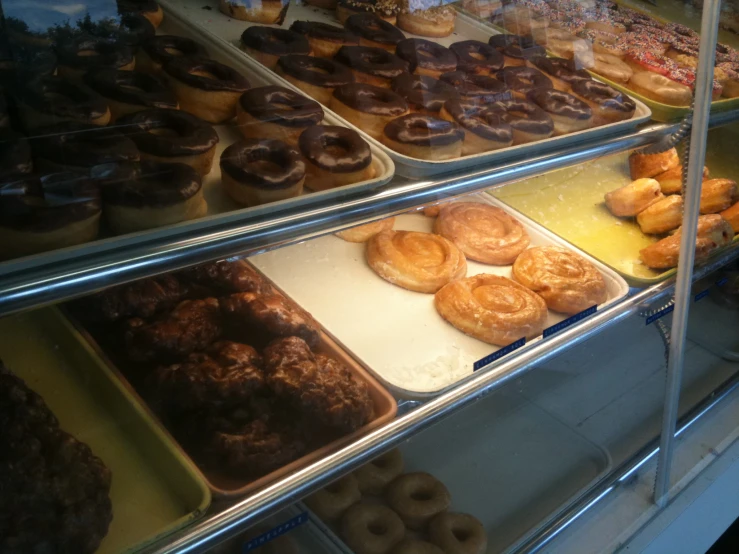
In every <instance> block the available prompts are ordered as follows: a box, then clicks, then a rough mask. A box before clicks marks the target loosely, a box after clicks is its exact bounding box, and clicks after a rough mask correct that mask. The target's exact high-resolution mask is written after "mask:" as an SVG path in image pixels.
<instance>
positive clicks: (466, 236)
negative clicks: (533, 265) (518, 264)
mask: <svg viewBox="0 0 739 554" xmlns="http://www.w3.org/2000/svg"><path fill="white" fill-rule="evenodd" d="M434 233H436V234H437V235H441V236H442V237H445V238H447V239H449V240H450V241H452V242H453V243H454V244H456V245H457V246H458V247H459V249H460V250H461V251H462V252H463V253H464V255H465V256H467V258H469V259H471V260H475V261H478V262H482V263H484V264H491V265H509V264H512V263H513V261H514V260H515V259H516V258H517V257H518V255H519V254H520V253H521V252H523V251H524V250H526V247H527V246H528V245H529V243H530V242H531V239H530V238H529V235H528V233H526V230H525V229H524V228H523V225H521V223H520V222H519V221H518V220H517V219H515V218H513V217H511V216H510V215H508V214H507V213H506V212H504V211H503V210H501V209H500V208H496V207H495V206H491V205H489V204H482V203H480V202H454V203H453V204H446V205H445V206H443V207H442V208H441V211H440V212H439V217H438V218H436V222H435V223H434Z"/></svg>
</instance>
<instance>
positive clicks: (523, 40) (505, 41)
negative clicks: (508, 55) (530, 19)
mask: <svg viewBox="0 0 739 554" xmlns="http://www.w3.org/2000/svg"><path fill="white" fill-rule="evenodd" d="M488 44H489V45H490V46H492V47H493V48H495V49H496V50H497V51H498V52H502V51H503V50H504V49H505V48H507V47H508V46H521V47H523V48H529V47H531V46H535V45H536V43H535V42H534V37H532V36H530V35H529V36H525V35H513V34H502V35H493V36H491V37H490V38H489V39H488Z"/></svg>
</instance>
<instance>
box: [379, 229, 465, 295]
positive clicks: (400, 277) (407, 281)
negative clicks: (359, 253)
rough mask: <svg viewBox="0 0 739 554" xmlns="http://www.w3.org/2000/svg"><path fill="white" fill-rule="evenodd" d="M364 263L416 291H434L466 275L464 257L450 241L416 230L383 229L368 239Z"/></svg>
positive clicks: (392, 281) (389, 279)
mask: <svg viewBox="0 0 739 554" xmlns="http://www.w3.org/2000/svg"><path fill="white" fill-rule="evenodd" d="M367 263H368V264H369V266H370V267H371V268H372V269H373V270H374V271H375V273H377V274H378V275H379V276H380V277H382V278H383V279H385V280H386V281H389V282H390V283H393V284H394V285H398V286H399V287H403V288H404V289H409V290H414V291H416V292H426V293H435V292H436V291H438V290H439V289H440V288H441V287H443V286H444V285H446V284H447V283H448V282H449V281H451V280H453V279H459V278H461V277H464V276H465V275H466V274H467V260H465V257H464V254H462V252H460V251H459V248H457V247H456V246H455V245H454V243H453V242H452V241H450V240H447V239H445V238H444V237H440V236H439V235H432V234H431V233H417V232H415V231H383V232H381V233H379V234H377V235H375V236H374V237H372V238H371V239H370V240H369V241H368V242H367Z"/></svg>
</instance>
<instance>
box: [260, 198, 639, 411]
mask: <svg viewBox="0 0 739 554" xmlns="http://www.w3.org/2000/svg"><path fill="white" fill-rule="evenodd" d="M502 206H503V204H502V203H501V202H500V201H498V200H495V199H493V198H492V197H490V196H489V195H487V194H480V195H474V196H472V197H470V198H469V199H466V200H461V201H455V202H448V203H445V204H442V205H441V206H432V207H430V208H427V209H425V210H424V213H420V212H415V213H409V214H403V215H400V216H397V217H395V218H389V219H384V220H380V221H376V222H372V223H370V224H366V225H363V226H359V227H355V228H352V229H347V230H344V231H340V232H338V233H337V235H338V236H331V235H329V236H324V237H320V238H317V239H314V240H311V241H309V242H306V243H303V244H300V245H298V246H297V247H296V246H288V247H285V248H282V249H280V250H277V251H273V252H267V253H265V254H260V255H258V256H253V257H251V258H250V260H251V261H252V263H254V265H255V266H256V267H258V268H259V269H260V270H261V271H262V272H263V273H264V274H265V275H267V276H268V277H269V278H270V279H272V281H274V282H275V283H276V284H277V286H279V287H281V288H282V289H283V290H284V291H285V292H286V293H287V294H289V295H290V296H291V297H293V298H294V299H295V300H296V301H297V302H298V303H300V305H301V306H304V307H305V308H306V309H308V310H310V312H311V313H312V314H313V316H314V317H316V319H317V320H318V321H320V322H321V324H322V325H323V326H324V327H325V328H326V330H327V332H329V333H331V335H332V336H333V337H334V338H335V339H336V340H337V341H338V342H339V343H341V344H342V345H343V346H344V347H345V348H346V349H347V350H348V351H350V352H352V353H353V354H354V355H355V356H356V358H357V359H359V360H360V361H361V362H362V363H364V365H365V366H366V367H367V368H368V369H369V370H370V371H371V372H372V373H373V374H374V375H375V376H376V377H377V378H378V379H379V380H380V381H381V382H383V383H384V384H385V385H386V386H387V387H388V388H390V390H391V391H392V392H393V394H395V395H396V396H397V397H403V398H413V399H419V398H429V397H431V396H434V395H436V394H439V393H441V392H442V391H444V390H446V389H447V388H449V387H450V386H452V385H453V384H454V383H456V382H458V381H460V380H462V379H465V378H466V377H469V376H470V375H471V374H472V372H473V369H474V368H475V364H476V363H478V365H479V364H480V363H481V365H485V363H484V360H485V359H486V358H487V357H488V356H490V355H491V353H494V352H497V351H498V350H500V349H501V348H503V347H505V346H507V345H510V344H512V343H517V344H518V345H520V344H521V343H522V342H523V341H532V340H538V338H539V337H541V336H542V334H545V336H546V335H548V334H549V333H550V332H552V327H553V326H555V325H557V324H558V323H560V322H562V321H563V320H565V319H567V318H569V317H571V316H573V315H576V314H581V312H583V311H585V310H592V308H593V306H604V305H607V304H610V303H612V302H617V301H618V300H619V299H620V298H622V297H624V296H625V295H626V294H627V293H628V286H627V284H626V282H625V281H624V280H623V279H622V278H621V277H620V276H619V275H618V274H617V273H616V272H614V271H613V270H611V269H609V268H607V267H606V266H605V265H603V264H601V263H599V262H597V261H595V260H594V259H593V258H590V257H589V256H588V255H587V254H584V253H582V252H579V251H578V250H577V249H576V248H574V247H571V246H569V245H568V244H567V243H566V242H564V241H563V240H562V239H560V238H558V237H557V236H556V235H554V234H552V233H550V232H549V231H547V230H545V229H543V228H542V227H541V226H539V225H537V224H536V223H533V222H532V221H530V220H528V219H527V218H525V217H524V216H519V215H515V216H514V215H511V213H509V212H508V211H506V210H504V209H502ZM295 267H300V271H299V272H296V271H295ZM545 329H548V331H545Z"/></svg>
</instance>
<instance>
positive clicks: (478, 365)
mask: <svg viewBox="0 0 739 554" xmlns="http://www.w3.org/2000/svg"><path fill="white" fill-rule="evenodd" d="M524 344H526V338H525V337H524V338H520V339H518V340H517V341H516V342H512V343H511V344H509V345H508V346H504V347H503V348H501V349H500V350H498V351H497V352H493V353H492V354H489V355H487V356H485V357H484V358H481V359H479V360H477V361H476V362H475V363H474V365H473V366H472V371H477V370H478V369H480V368H481V367H485V366H486V365H488V364H491V363H493V362H494V361H495V360H499V359H501V358H502V357H503V356H505V355H506V354H510V353H511V352H513V351H514V350H517V349H518V348H521V347H522V346H523V345H524Z"/></svg>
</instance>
